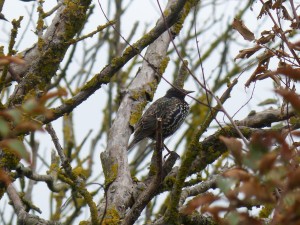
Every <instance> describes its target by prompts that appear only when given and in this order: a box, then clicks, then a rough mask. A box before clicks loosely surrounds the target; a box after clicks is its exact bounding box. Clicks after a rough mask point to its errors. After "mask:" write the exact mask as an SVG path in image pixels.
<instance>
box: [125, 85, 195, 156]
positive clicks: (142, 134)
mask: <svg viewBox="0 0 300 225" xmlns="http://www.w3.org/2000/svg"><path fill="white" fill-rule="evenodd" d="M192 92H193V91H187V90H184V89H181V88H173V87H172V88H170V89H169V90H168V91H167V93H166V95H165V96H164V97H162V98H159V99H157V100H156V101H155V102H154V103H153V104H152V105H150V107H149V108H148V109H147V110H146V111H145V113H144V114H143V116H142V118H141V119H140V120H139V122H138V123H137V125H136V128H135V132H134V136H133V140H132V141H131V143H130V144H129V145H128V150H130V149H131V148H133V147H134V146H135V145H136V144H137V143H138V142H140V141H141V140H143V139H145V138H150V139H152V140H155V137H156V119H157V118H162V138H163V139H165V138H167V137H169V136H171V135H172V134H174V133H175V132H176V131H177V130H178V128H179V127H180V126H181V125H182V123H183V121H184V119H185V118H186V117H187V115H188V113H189V109H190V108H189V105H188V103H187V102H186V101H185V100H184V98H185V96H186V95H187V94H189V93H192Z"/></svg>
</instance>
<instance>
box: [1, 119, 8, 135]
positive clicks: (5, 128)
mask: <svg viewBox="0 0 300 225" xmlns="http://www.w3.org/2000/svg"><path fill="white" fill-rule="evenodd" d="M8 133H9V126H8V124H7V122H6V121H5V120H3V119H0V134H1V136H2V137H5V136H7V135H8Z"/></svg>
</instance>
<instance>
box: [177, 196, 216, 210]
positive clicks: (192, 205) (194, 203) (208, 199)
mask: <svg viewBox="0 0 300 225" xmlns="http://www.w3.org/2000/svg"><path fill="white" fill-rule="evenodd" d="M218 199H219V198H218V197H216V196H214V195H213V194H210V193H209V194H205V195H201V196H197V197H195V198H193V199H192V200H191V201H189V202H188V204H187V206H186V207H185V208H184V209H183V210H182V213H183V214H186V215H190V214H192V213H193V212H194V211H195V209H197V208H199V207H200V206H203V205H209V204H211V203H213V202H214V201H216V200H218Z"/></svg>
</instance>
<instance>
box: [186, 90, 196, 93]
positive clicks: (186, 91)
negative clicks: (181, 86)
mask: <svg viewBox="0 0 300 225" xmlns="http://www.w3.org/2000/svg"><path fill="white" fill-rule="evenodd" d="M193 92H194V91H187V90H186V91H185V93H186V94H190V93H193Z"/></svg>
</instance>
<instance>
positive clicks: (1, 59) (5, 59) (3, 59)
mask: <svg viewBox="0 0 300 225" xmlns="http://www.w3.org/2000/svg"><path fill="white" fill-rule="evenodd" d="M9 63H16V64H24V63H25V61H24V60H23V59H20V58H18V57H15V56H0V66H3V65H6V64H9Z"/></svg>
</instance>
